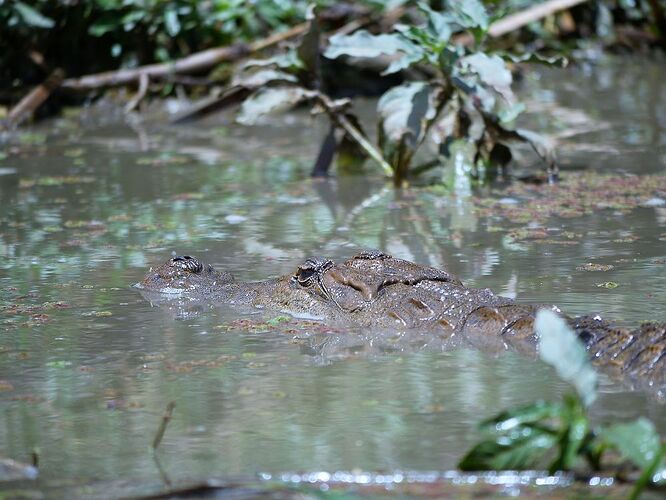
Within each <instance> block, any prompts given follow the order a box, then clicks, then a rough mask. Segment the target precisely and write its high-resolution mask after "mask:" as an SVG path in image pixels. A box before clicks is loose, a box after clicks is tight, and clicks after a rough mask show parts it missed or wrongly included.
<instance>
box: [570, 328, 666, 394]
mask: <svg viewBox="0 0 666 500" xmlns="http://www.w3.org/2000/svg"><path fill="white" fill-rule="evenodd" d="M570 325H571V327H572V328H573V329H574V331H575V332H576V333H577V334H578V337H579V338H580V339H581V340H582V341H583V342H584V343H585V346H586V347H587V349H588V351H589V352H590V357H591V358H592V360H593V361H594V362H595V363H599V364H603V365H604V366H605V367H609V368H611V369H612V370H613V371H617V372H618V373H622V374H623V375H625V376H628V377H629V378H631V379H633V380H634V381H635V382H638V383H640V384H641V385H648V386H650V387H654V388H656V389H659V390H662V391H664V393H665V394H666V323H643V324H642V325H641V326H639V327H638V328H636V329H634V330H629V329H627V328H618V327H617V326H615V325H613V324H611V323H609V322H608V321H605V320H603V319H601V318H599V317H598V316H594V317H592V316H580V317H578V318H573V319H571V320H570Z"/></svg>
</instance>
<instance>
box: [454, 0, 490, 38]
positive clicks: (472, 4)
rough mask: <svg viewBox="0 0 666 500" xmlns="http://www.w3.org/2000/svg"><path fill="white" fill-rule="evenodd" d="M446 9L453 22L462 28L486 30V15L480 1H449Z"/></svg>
mask: <svg viewBox="0 0 666 500" xmlns="http://www.w3.org/2000/svg"><path fill="white" fill-rule="evenodd" d="M447 7H448V9H447V11H448V12H450V13H451V16H452V18H453V20H454V21H455V22H457V23H458V24H460V26H462V27H463V28H480V29H482V30H484V31H486V30H487V29H488V25H489V20H488V13H487V12H486V8H485V7H484V6H483V4H482V3H481V1H480V0H464V1H462V2H461V1H460V0H449V1H448V2H447Z"/></svg>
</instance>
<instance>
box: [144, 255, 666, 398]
mask: <svg viewBox="0 0 666 500" xmlns="http://www.w3.org/2000/svg"><path fill="white" fill-rule="evenodd" d="M137 286H138V287H139V288H141V289H142V290H143V291H144V292H157V293H159V294H171V295H173V294H178V296H179V297H184V298H187V299H194V300H206V301H212V302H218V303H228V304H238V305H246V306H255V307H264V308H268V309H273V310H277V311H284V312H288V313H290V314H293V315H294V316H298V317H303V316H306V317H313V318H317V319H321V320H323V321H326V322H330V323H336V324H343V325H352V326H357V327H361V328H367V329H373V330H390V331H421V332H426V331H427V332H428V333H434V334H437V335H438V336H440V337H443V338H460V339H463V340H464V341H466V342H469V343H471V344H472V345H475V346H478V347H484V348H490V349H493V350H494V351H497V350H503V349H507V348H511V349H514V350H518V351H520V352H524V353H530V354H534V353H535V347H536V346H535V341H536V337H535V333H534V319H535V316H536V313H537V311H538V310H539V309H543V308H544V307H546V308H552V309H553V310H555V311H557V312H558V313H559V310H558V309H557V308H555V307H553V306H535V305H521V304H516V303H515V302H513V301H512V300H510V299H507V298H504V297H500V296H498V295H495V294H494V293H493V292H492V291H491V290H489V289H474V288H467V287H465V286H464V285H463V284H462V283H461V282H460V281H459V280H458V279H457V278H456V277H454V276H452V275H451V274H449V273H447V272H445V271H442V270H439V269H435V268H431V267H425V266H420V265H418V264H415V263H413V262H409V261H406V260H401V259H396V258H393V257H391V256H389V255H386V254H383V253H381V252H374V251H365V252H361V253H360V254H358V255H356V256H354V257H352V258H351V259H349V260H347V261H346V262H344V263H342V264H335V263H334V262H332V261H330V260H328V259H323V258H310V259H307V260H306V261H305V262H304V263H303V264H301V265H300V266H299V267H298V268H297V270H296V271H295V272H294V274H293V275H287V276H283V277H281V278H277V279H273V280H267V281H260V282H253V283H241V282H236V281H235V280H234V278H233V276H231V275H230V274H229V273H226V272H219V271H216V270H215V269H213V268H212V267H211V266H208V265H204V264H202V263H201V262H199V261H198V260H197V259H195V258H193V257H188V256H184V257H174V258H172V259H169V260H168V261H167V262H166V263H164V264H163V265H162V266H160V267H159V268H157V269H155V270H151V271H150V272H149V273H148V274H147V275H146V277H145V278H144V280H143V281H142V282H141V283H139V284H137ZM564 317H565V318H566V319H567V320H568V322H569V324H570V325H571V327H572V328H573V329H574V331H575V332H576V333H577V334H578V336H579V338H580V339H581V340H583V342H584V343H585V345H586V347H587V349H588V351H589V352H590V356H591V358H592V360H593V361H594V362H595V363H597V364H599V365H601V366H603V367H604V368H606V369H608V370H610V371H612V372H615V373H617V374H619V375H621V376H624V377H626V378H629V379H631V380H633V381H635V382H638V384H639V385H641V386H644V387H649V388H651V389H656V390H657V391H658V392H661V393H662V394H664V395H666V324H663V323H659V324H657V323H645V324H643V325H641V326H640V327H639V328H637V329H634V330H628V329H624V328H617V327H615V326H613V325H612V324H610V323H608V322H606V321H604V320H602V319H600V318H598V317H591V316H582V317H578V318H568V317H566V316H564Z"/></svg>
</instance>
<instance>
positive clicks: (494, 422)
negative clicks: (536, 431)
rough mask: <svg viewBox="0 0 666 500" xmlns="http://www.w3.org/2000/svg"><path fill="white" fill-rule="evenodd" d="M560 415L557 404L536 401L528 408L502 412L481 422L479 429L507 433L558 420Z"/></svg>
mask: <svg viewBox="0 0 666 500" xmlns="http://www.w3.org/2000/svg"><path fill="white" fill-rule="evenodd" d="M561 413H562V407H561V406H560V405H559V404H557V403H550V402H546V401H538V402H536V403H534V404H531V405H529V406H524V407H521V408H516V409H515V410H507V411H503V412H502V413H500V414H498V415H496V416H494V417H492V418H489V419H487V420H484V421H483V422H481V424H480V428H481V429H482V430H483V431H485V432H491V431H492V432H508V431H511V430H513V429H515V428H517V427H519V426H524V425H528V424H535V423H537V422H541V421H542V420H548V419H553V418H558V417H559V416H560V415H561Z"/></svg>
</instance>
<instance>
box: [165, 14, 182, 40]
mask: <svg viewBox="0 0 666 500" xmlns="http://www.w3.org/2000/svg"><path fill="white" fill-rule="evenodd" d="M164 27H165V28H166V31H167V33H168V34H169V36H172V37H173V36H177V35H178V33H180V21H179V20H178V12H176V10H175V9H173V8H171V9H167V10H166V12H165V13H164Z"/></svg>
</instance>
